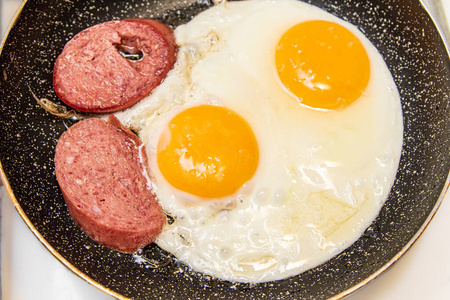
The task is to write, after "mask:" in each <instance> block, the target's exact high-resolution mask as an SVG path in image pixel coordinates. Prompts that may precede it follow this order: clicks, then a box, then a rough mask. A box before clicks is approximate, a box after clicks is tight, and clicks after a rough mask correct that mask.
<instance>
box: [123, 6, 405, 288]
mask: <svg viewBox="0 0 450 300" xmlns="http://www.w3.org/2000/svg"><path fill="white" fill-rule="evenodd" d="M175 35H176V41H177V43H178V45H179V46H180V49H179V52H178V60H177V63H176V65H175V67H174V69H173V70H172V71H171V72H170V73H169V76H168V77H167V78H166V79H165V80H164V82H163V84H162V85H161V86H160V87H158V88H157V89H156V90H155V91H154V92H153V93H152V95H150V96H149V97H148V98H147V99H145V100H143V101H141V102H140V103H139V104H138V105H136V106H135V107H133V108H131V109H128V110H127V111H125V112H121V113H117V114H116V115H117V117H118V118H119V119H120V120H121V121H122V122H123V123H124V124H126V125H128V126H130V127H131V128H133V129H135V130H137V131H138V132H139V136H140V138H141V139H142V140H143V141H144V143H145V146H146V150H147V156H148V159H149V167H150V175H151V177H152V179H153V184H154V189H155V192H156V194H157V196H158V198H159V200H160V202H161V204H162V206H163V208H164V210H165V211H166V212H167V213H168V214H170V215H171V216H172V217H173V218H174V222H173V223H171V224H167V225H166V226H165V227H164V229H163V232H162V233H161V235H160V236H159V238H158V239H157V241H156V242H157V244H158V245H159V246H160V247H162V248H163V249H165V250H167V251H169V252H170V253H172V254H174V255H175V256H176V257H177V258H178V259H179V260H181V261H183V262H185V263H187V264H188V265H190V266H191V267H192V268H193V269H194V270H196V271H199V272H203V273H205V274H209V275H213V276H215V277H218V278H221V279H225V280H230V281H239V282H254V283H256V282H265V281H272V280H279V279H283V278H286V277H289V276H294V275H297V274H299V273H301V272H303V271H305V270H308V269H309V268H312V267H314V266H317V265H319V264H321V263H323V262H325V261H327V260H329V259H331V258H332V257H333V256H335V255H336V254H338V253H339V252H341V251H342V250H343V249H345V248H347V247H348V246H350V245H351V244H352V243H353V242H354V241H356V240H357V239H358V238H359V237H360V236H361V234H362V233H363V231H364V230H365V229H366V228H367V227H368V226H369V225H370V223H371V222H372V221H373V220H374V219H375V217H376V216H377V214H378V212H379V210H380V208H381V206H382V205H383V203H384V201H385V199H386V197H387V195H388V193H389V191H390V188H391V186H392V184H393V181H394V179H395V174H396V170H397V167H398V163H399V159H400V153H401V146H402V132H403V125H402V112H401V104H400V99H399V95H398V92H397V89H396V86H395V84H394V82H393V79H392V77H391V75H390V73H389V70H388V68H387V66H386V64H385V62H384V61H383V59H382V57H381V55H380V54H379V53H378V52H377V50H376V48H375V47H374V46H373V45H372V44H371V43H370V42H369V41H368V39H367V38H365V37H364V35H363V34H362V33H361V32H359V31H358V30H357V28H356V27H354V26H352V25H350V24H349V23H346V22H344V21H343V20H341V19H338V18H336V17H334V16H332V15H330V14H328V13H326V12H324V11H323V10H320V9H318V8H317V7H313V6H311V5H308V4H305V3H302V2H298V1H291V0H270V1H268V0H261V1H260V0H251V1H243V2H224V3H221V4H219V5H216V6H214V7H212V8H210V9H208V10H207V11H205V12H203V13H201V14H199V15H198V16H196V17H195V18H194V19H192V20H191V21H190V22H189V23H187V24H185V25H182V26H179V27H178V28H176V30H175ZM323 45H326V47H325V49H323V48H324V47H323ZM297 47H298V49H297ZM302 47H303V48H302ZM321 47H322V48H321ZM347 48H351V49H350V50H349V49H347ZM346 49H347V50H346ZM349 51H350V52H349ZM352 51H353V52H352ZM289 68H291V70H289ZM342 69H343V70H342ZM289 72H290V73H289ZM298 84H302V85H303V86H302V87H298V86H297V87H296V85H298Z"/></svg>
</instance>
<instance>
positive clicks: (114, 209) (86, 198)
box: [55, 116, 166, 253]
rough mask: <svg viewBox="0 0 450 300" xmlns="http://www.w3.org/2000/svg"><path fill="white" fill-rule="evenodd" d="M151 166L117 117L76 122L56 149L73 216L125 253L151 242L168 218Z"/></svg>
mask: <svg viewBox="0 0 450 300" xmlns="http://www.w3.org/2000/svg"><path fill="white" fill-rule="evenodd" d="M146 165H147V163H146V154H145V150H144V146H143V145H142V144H141V143H140V141H139V139H138V138H137V137H136V135H134V134H133V133H132V132H130V131H129V130H128V129H126V128H125V127H123V126H122V125H121V124H120V121H118V120H117V119H116V118H115V117H114V116H110V118H109V121H105V120H102V119H97V118H92V119H87V120H84V121H81V122H78V123H76V124H75V125H73V126H71V127H70V128H69V129H68V130H67V131H66V132H64V133H63V135H62V136H61V138H60V139H59V141H58V144H57V146H56V154H55V172H56V178H57V180H58V184H59V186H60V188H61V191H62V193H63V195H64V199H65V201H66V204H67V208H68V209H69V212H70V214H71V216H72V218H73V219H74V220H75V222H76V223H77V224H78V225H79V226H80V227H81V228H82V229H83V231H84V232H85V233H86V234H87V235H88V236H90V237H91V238H92V239H93V240H95V241H97V242H98V243H100V244H102V245H104V246H107V247H109V248H112V249H115V250H118V251H122V252H130V253H132V252H134V251H136V250H137V249H139V248H141V247H143V246H146V245H148V244H150V243H152V242H153V241H154V239H155V238H156V236H157V235H158V234H159V233H160V232H161V228H162V226H163V224H164V223H165V220H166V218H165V216H164V214H163V213H162V210H161V206H160V205H159V203H158V201H157V200H156V198H155V195H154V194H153V193H152V190H151V189H150V187H149V181H148V175H147V166H146Z"/></svg>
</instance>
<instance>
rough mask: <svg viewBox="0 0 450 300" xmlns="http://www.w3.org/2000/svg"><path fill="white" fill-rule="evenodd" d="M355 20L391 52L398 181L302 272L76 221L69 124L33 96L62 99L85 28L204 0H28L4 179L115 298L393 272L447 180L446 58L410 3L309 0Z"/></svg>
mask: <svg viewBox="0 0 450 300" xmlns="http://www.w3.org/2000/svg"><path fill="white" fill-rule="evenodd" d="M308 2H310V3H312V4H315V5H317V6H319V7H321V8H323V9H325V10H327V11H329V12H331V13H332V14H335V15H337V16H339V17H341V18H343V19H345V20H348V21H349V22H351V23H353V24H355V25H357V26H358V27H359V28H360V29H361V31H363V32H364V33H365V34H366V35H367V37H368V38H369V39H370V40H371V41H372V42H373V44H374V45H375V46H376V47H377V48H378V50H379V51H380V52H381V54H382V55H383V57H384V58H385V60H386V62H387V64H388V66H389V68H390V70H391V72H392V74H393V77H394V79H395V82H396V83H397V85H398V88H399V91H400V94H401V99H402V106H403V120H404V129H405V132H404V144H403V152H402V157H401V161H400V167H399V169H398V173H397V178H396V181H395V184H394V186H393V188H392V191H391V193H390V195H389V199H388V200H387V202H386V204H385V205H384V206H383V208H382V211H381V213H380V215H379V216H378V218H377V219H376V220H375V222H374V223H373V224H372V225H371V226H370V227H369V228H368V229H367V231H366V233H365V234H364V235H363V236H362V237H361V238H360V239H359V240H358V241H357V242H356V243H355V244H353V245H352V246H351V247H350V248H348V249H347V250H345V251H344V252H342V253H341V254H339V255H338V256H336V257H335V258H333V259H332V260H330V261H328V262H326V263H324V264H323V265H320V266H319V267H316V268H314V269H312V270H310V271H307V272H305V273H303V274H300V275H298V276H295V277H292V278H288V279H285V280H281V281H277V282H270V283H264V284H258V285H249V284H233V283H230V282H225V281H221V280H217V279H212V278H209V277H206V276H204V275H202V274H198V273H194V272H192V271H190V270H189V268H187V267H186V266H184V265H183V264H180V263H179V262H177V261H176V260H175V259H174V258H173V257H172V256H170V255H169V254H168V253H165V252H164V251H162V250H160V249H159V248H158V247H157V246H154V245H151V246H149V247H147V248H145V249H144V250H143V252H142V253H141V256H142V257H143V258H144V260H143V262H141V263H137V262H136V261H135V258H134V257H133V256H132V255H128V254H121V253H118V252H115V251H111V250H109V249H107V248H104V247H102V246H99V245H98V244H96V243H95V242H93V241H92V240H91V239H89V238H88V237H87V236H86V235H84V233H83V232H82V231H81V230H80V229H79V228H78V227H77V226H76V225H75V224H74V222H73V221H72V219H71V218H70V216H69V214H68V212H67V209H66V206H65V204H64V200H63V197H62V195H61V192H60V190H59V188H58V185H57V182H56V178H55V174H54V167H53V156H54V149H55V145H56V142H57V140H58V138H59V136H60V135H61V134H62V133H63V132H64V131H65V130H66V128H67V126H70V125H71V124H72V123H73V121H70V120H68V119H63V118H59V117H55V116H52V115H50V114H48V113H47V112H46V111H45V110H44V109H42V108H41V106H40V105H39V104H38V103H37V102H36V100H35V98H34V96H33V93H34V94H35V95H36V96H37V97H39V98H48V99H50V100H52V101H54V102H56V103H61V102H59V100H58V99H57V97H56V95H55V93H54V91H53V88H52V68H53V64H54V62H55V59H56V57H57V55H58V54H59V53H60V52H61V50H62V48H63V46H64V44H65V43H66V42H67V41H68V40H69V39H70V38H71V37H73V36H74V35H75V34H76V33H77V32H79V31H81V30H82V29H84V28H86V27H88V26H90V25H94V24H97V23H100V22H104V21H107V20H114V19H122V18H130V17H148V18H157V19H160V20H162V21H163V22H166V23H168V24H170V25H172V26H174V27H175V26H177V25H179V24H182V23H185V22H187V21H188V20H190V19H191V18H192V16H194V15H196V14H197V13H199V12H200V11H202V10H204V9H206V8H208V7H209V6H210V5H211V4H210V3H209V2H208V1H206V0H198V1H195V0H175V1H164V0H162V1H156V0H155V1H152V0H127V1H123V0H115V1H113V0H111V1H109V0H90V1H57V0H36V1H31V0H30V1H27V2H26V3H25V4H24V6H23V7H22V10H21V13H20V15H19V16H18V17H17V18H16V21H15V25H14V26H13V27H12V29H11V31H10V33H9V36H8V38H7V39H6V40H5V41H4V43H3V48H2V52H1V56H0V70H1V71H0V137H1V144H0V161H1V168H0V170H1V173H2V177H3V178H2V179H3V181H4V184H5V185H6V187H7V189H8V192H9V194H10V196H11V198H12V200H13V201H14V203H15V204H16V207H17V209H18V211H19V213H20V214H21V215H22V217H23V218H24V220H25V221H26V222H27V224H28V226H29V227H30V228H31V230H32V231H33V232H34V233H35V235H36V236H37V237H38V238H39V240H40V241H41V242H42V243H43V244H44V245H45V247H47V248H48V249H49V251H51V253H52V254H53V255H54V256H55V257H56V259H58V260H60V261H61V262H62V263H63V264H65V265H66V266H67V267H68V268H70V269H71V270H72V271H74V272H75V273H76V274H78V275H79V276H81V277H82V278H84V279H85V280H87V281H88V282H90V283H92V284H94V285H95V286H97V287H98V288H100V289H102V290H103V291H105V292H107V293H109V294H111V295H113V296H115V297H117V298H123V299H125V298H133V299H327V298H335V299H337V298H341V297H344V296H346V295H348V294H350V293H352V292H353V291H355V290H357V289H358V288H360V287H361V286H363V285H364V284H365V283H367V282H369V281H370V280H372V279H373V278H375V277H376V276H377V275H379V274H380V273H381V272H383V271H384V270H386V269H387V268H388V267H389V266H390V265H391V264H392V263H393V262H395V261H396V260H397V259H398V258H399V257H400V256H401V254H403V253H404V252H405V251H406V250H407V249H408V248H409V247H410V246H411V245H412V243H413V242H414V241H415V240H416V239H417V237H418V236H419V235H420V233H421V232H422V231H423V230H424V228H425V227H426V225H427V224H428V222H429V221H430V219H431V218H432V216H433V215H434V213H435V211H436V209H437V207H438V206H439V204H440V201H441V200H442V198H443V195H444V193H445V191H446V190H447V189H448V186H449V181H448V179H447V178H448V174H449V169H450V108H449V105H450V100H449V95H450V61H449V57H448V53H447V50H446V48H445V45H444V43H443V41H442V39H441V36H440V35H439V33H438V31H437V29H436V27H435V25H434V23H433V21H432V20H431V18H430V17H429V15H428V14H427V13H426V11H425V10H424V9H423V7H422V6H421V4H420V2H419V1H417V0H416V1H415V0H410V1H407V0H391V1H378V0H309V1H308Z"/></svg>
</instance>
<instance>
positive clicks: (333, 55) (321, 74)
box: [275, 20, 370, 109]
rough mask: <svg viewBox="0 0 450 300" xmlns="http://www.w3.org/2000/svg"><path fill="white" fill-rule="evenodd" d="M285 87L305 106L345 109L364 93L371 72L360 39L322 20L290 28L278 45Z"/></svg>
mask: <svg viewBox="0 0 450 300" xmlns="http://www.w3.org/2000/svg"><path fill="white" fill-rule="evenodd" d="M275 56H276V59H275V60H276V66H277V71H278V75H279V77H280V79H281V82H282V83H283V84H284V86H285V87H286V88H287V89H288V90H289V91H290V92H291V93H292V94H293V95H294V96H295V97H296V98H297V100H298V101H299V102H301V103H303V104H305V105H308V106H310V107H313V108H320V109H339V108H343V107H345V106H347V105H349V104H351V103H352V102H353V101H355V100H356V99H358V98H359V96H361V94H362V92H363V91H364V89H365V88H366V86H367V83H368V81H369V75H370V63H369V57H368V55H367V53H366V51H365V49H364V46H363V45H362V44H361V42H360V40H359V39H358V38H357V37H356V36H355V35H354V34H353V33H351V32H350V31H349V30H348V29H346V28H344V27H343V26H341V25H339V24H336V23H333V22H328V21H322V20H314V21H307V22H303V23H299V24H297V25H295V26H293V27H291V28H290V29H289V30H288V31H286V33H285V34H284V35H283V36H282V37H281V39H280V41H279V42H278V45H277V48H276V54H275Z"/></svg>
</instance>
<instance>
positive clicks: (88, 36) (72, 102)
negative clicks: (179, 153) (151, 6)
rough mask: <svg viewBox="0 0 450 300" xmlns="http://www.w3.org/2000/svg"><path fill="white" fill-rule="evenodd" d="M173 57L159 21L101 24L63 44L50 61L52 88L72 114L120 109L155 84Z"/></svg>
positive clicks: (169, 33) (172, 46)
mask: <svg viewBox="0 0 450 300" xmlns="http://www.w3.org/2000/svg"><path fill="white" fill-rule="evenodd" d="M175 55H176V43H175V38H174V36H173V31H172V29H171V28H170V27H168V26H167V25H165V24H163V23H160V22H158V21H156V20H149V19H128V20H120V21H109V22H105V23H101V24H98V25H95V26H92V27H89V28H87V29H85V30H83V31H81V32H80V33H78V34H77V35H75V36H74V37H73V38H72V39H71V40H70V41H69V42H68V43H67V44H66V45H65V47H64V49H63V51H62V53H61V54H60V55H59V56H58V58H57V59H56V62H55V66H54V69H53V87H54V89H55V92H56V94H57V95H58V97H59V98H60V99H61V100H62V101H63V102H64V103H66V104H67V105H69V106H70V107H72V108H75V109H77V110H80V111H85V112H92V113H106V112H114V111H118V110H122V109H125V108H127V107H130V106H132V105H133V104H135V103H136V102H138V101H139V100H141V99H142V98H144V97H145V96H147V95H148V94H150V92H151V91H152V90H153V89H154V88H155V87H156V86H158V85H159V84H160V82H161V81H162V80H163V79H164V77H165V76H166V74H167V72H169V70H170V69H171V68H172V67H173V64H174V63H175Z"/></svg>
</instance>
